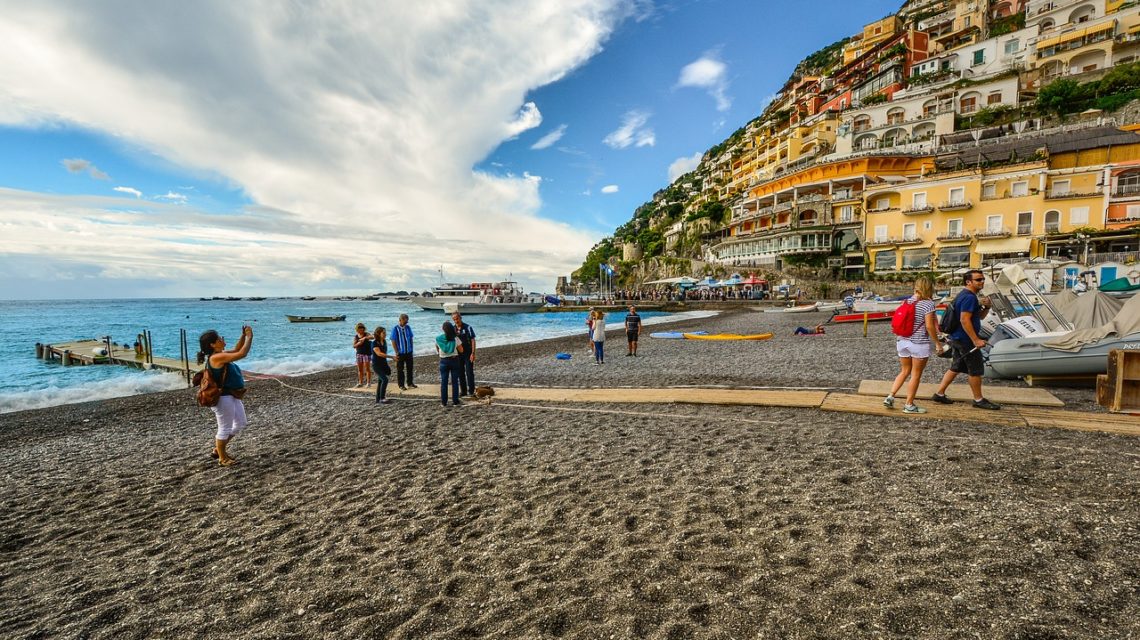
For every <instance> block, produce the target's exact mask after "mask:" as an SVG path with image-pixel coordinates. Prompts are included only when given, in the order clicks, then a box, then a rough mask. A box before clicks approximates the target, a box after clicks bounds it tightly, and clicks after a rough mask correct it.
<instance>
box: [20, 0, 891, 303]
mask: <svg viewBox="0 0 1140 640" xmlns="http://www.w3.org/2000/svg"><path fill="white" fill-rule="evenodd" d="M251 2H252V3H253V4H252V5H250V6H245V5H243V6H242V7H240V8H239V7H235V6H233V5H230V4H228V3H225V2H222V1H221V0H203V1H202V2H199V3H195V4H192V5H179V6H177V7H174V6H173V5H171V6H149V5H148V6H146V7H145V8H143V9H137V8H136V9H131V8H130V7H128V6H126V5H123V4H115V5H109V6H102V7H97V6H93V5H89V4H87V3H78V2H77V3H66V2H61V3H56V4H44V3H38V2H34V1H31V0H28V1H17V2H14V3H12V4H11V5H10V7H9V8H8V9H7V10H6V12H5V13H4V14H3V15H0V39H3V40H4V41H5V42H8V43H9V45H8V46H6V47H5V48H4V49H3V50H0V226H2V227H4V228H5V229H6V230H7V231H8V233H6V234H4V236H3V237H0V298H8V299H13V298H17V299H18V298H37V297H44V296H45V295H48V296H58V297H65V298H66V297H112V296H114V297H121V296H123V295H130V296H139V297H149V296H198V295H219V294H226V295H242V294H245V295H253V294H263V295H294V294H305V293H313V294H340V293H364V292H370V291H378V290H384V289H401V288H420V287H423V286H425V285H430V284H432V283H433V282H434V280H435V278H436V272H437V269H438V268H439V267H440V266H443V267H444V269H445V272H446V273H447V274H448V276H449V279H455V280H458V281H463V280H486V279H491V278H497V277H505V276H506V275H507V273H513V274H514V275H515V276H516V277H517V278H518V279H520V280H522V281H523V282H524V284H526V285H527V288H528V289H534V290H550V289H552V288H553V284H554V280H555V278H556V277H557V276H558V275H565V274H568V273H569V272H570V271H572V270H573V269H574V268H576V267H577V266H578V264H580V262H581V260H582V258H583V257H584V255H585V252H586V250H588V248H589V246H590V245H592V244H593V243H594V242H596V241H597V240H598V239H600V238H601V237H602V236H604V235H607V234H609V233H610V232H612V230H613V229H614V228H615V227H616V226H618V225H620V224H621V223H623V222H625V221H626V220H628V219H629V217H630V215H631V213H632V211H633V209H634V208H635V207H636V206H638V205H639V204H641V203H642V202H645V201H647V200H649V199H650V198H651V197H652V194H653V193H654V192H655V191H656V190H657V189H660V188H662V187H663V186H665V185H666V184H667V183H668V179H669V171H670V166H671V165H673V166H677V165H676V164H675V163H679V164H680V165H686V164H687V165H690V166H691V165H692V164H693V163H694V162H695V159H696V158H698V157H699V154H700V153H701V152H703V151H705V150H706V149H708V148H709V147H711V146H712V145H714V144H716V143H718V142H720V141H721V140H723V139H724V138H725V137H727V136H728V135H729V134H730V133H731V132H732V131H734V130H735V129H736V128H738V127H739V126H741V125H743V124H744V123H746V122H747V121H748V120H750V119H751V118H753V117H755V116H756V115H757V114H758V113H759V112H760V110H761V109H762V108H763V107H764V105H765V104H766V102H767V100H768V99H769V98H770V97H771V96H772V94H773V93H774V92H775V91H777V90H778V89H779V88H780V86H781V85H782V83H783V82H784V80H786V78H787V77H788V75H789V73H790V71H791V69H792V67H793V66H794V64H795V63H796V62H798V61H799V60H800V59H802V58H803V57H804V56H805V55H807V54H808V53H810V52H812V51H814V50H816V49H819V48H820V47H822V46H825V45H827V44H829V43H831V42H833V41H835V40H838V39H840V38H842V37H844V36H847V35H851V34H854V33H856V32H857V31H859V30H860V29H861V27H862V25H863V24H864V23H866V22H869V21H871V20H874V19H877V18H880V17H882V16H883V15H886V14H888V13H890V12H892V11H895V10H897V8H898V4H899V3H898V2H880V1H877V0H861V1H854V2H852V1H847V2H839V1H833V0H818V1H816V2H812V3H810V7H811V9H810V11H809V10H807V9H805V3H790V2H769V1H754V2H744V1H730V0H707V1H703V2H701V1H691V2H681V1H678V2H648V1H646V0H566V1H565V2H561V3H555V4H552V5H550V6H541V8H538V7H539V6H538V5H534V4H533V3H529V2H526V1H524V0H496V1H493V2H492V1H490V0H437V1H436V2H431V3H424V4H417V5H416V6H415V7H406V6H404V5H402V4H400V3H395V2H381V3H379V4H377V3H370V2H361V3H359V4H354V3H351V2H349V3H345V4H343V5H339V6H338V7H336V8H326V9H325V10H323V11H321V12H319V13H318V12H308V10H306V9H305V8H298V7H288V6H282V5H280V4H279V3H275V2H271V1H270V0H251ZM171 7H173V8H171ZM297 42H306V43H308V45H307V46H305V47H298V46H296V43H297ZM623 125H624V128H623ZM543 139H545V142H540V141H541V140H543ZM124 246H129V247H131V251H130V254H131V255H129V256H125V255H123V253H124V252H123V250H122V248H123V247H124ZM219 267H221V268H222V270H224V271H226V272H227V273H233V274H235V277H232V278H229V279H228V281H227V283H226V287H225V288H226V290H225V291H219V287H218V286H217V285H215V284H213V283H211V282H210V281H209V277H210V274H212V273H214V272H216V271H217V270H218V269H219ZM45 292H48V293H45Z"/></svg>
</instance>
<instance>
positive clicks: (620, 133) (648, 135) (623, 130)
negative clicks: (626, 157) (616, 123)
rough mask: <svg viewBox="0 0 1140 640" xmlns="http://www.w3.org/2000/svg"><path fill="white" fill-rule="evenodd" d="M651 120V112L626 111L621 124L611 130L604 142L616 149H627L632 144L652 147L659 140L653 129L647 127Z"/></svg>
mask: <svg viewBox="0 0 1140 640" xmlns="http://www.w3.org/2000/svg"><path fill="white" fill-rule="evenodd" d="M648 122H649V113H647V112H645V111H639V110H634V111H629V112H626V114H625V115H624V116H622V119H621V126H620V127H618V128H617V129H615V130H614V131H612V132H610V134H609V135H607V136H606V137H605V138H604V139H603V140H602V142H604V143H605V144H606V146H609V147H612V148H614V149H625V148H627V147H629V146H630V145H635V146H638V147H645V146H649V147H652V146H653V145H654V143H656V142H657V136H656V135H655V134H654V133H653V129H651V128H649V127H646V126H645V125H646V123H648Z"/></svg>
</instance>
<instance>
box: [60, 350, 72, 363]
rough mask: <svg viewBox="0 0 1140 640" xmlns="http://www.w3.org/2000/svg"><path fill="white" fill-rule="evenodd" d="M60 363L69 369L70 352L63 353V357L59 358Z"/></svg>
mask: <svg viewBox="0 0 1140 640" xmlns="http://www.w3.org/2000/svg"><path fill="white" fill-rule="evenodd" d="M60 362H62V363H63V366H65V367H70V366H71V351H64V352H63V356H62V357H61V358H60Z"/></svg>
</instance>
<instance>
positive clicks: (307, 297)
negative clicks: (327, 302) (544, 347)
mask: <svg viewBox="0 0 1140 640" xmlns="http://www.w3.org/2000/svg"><path fill="white" fill-rule="evenodd" d="M301 299H302V300H316V299H317V297H316V296H301Z"/></svg>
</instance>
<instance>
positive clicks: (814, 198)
mask: <svg viewBox="0 0 1140 640" xmlns="http://www.w3.org/2000/svg"><path fill="white" fill-rule="evenodd" d="M830 199H831V198H830V197H828V196H827V195H826V194H822V193H813V194H810V195H806V196H800V197H799V198H797V199H796V202H797V203H798V204H809V203H812V202H827V201H828V200H830Z"/></svg>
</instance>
